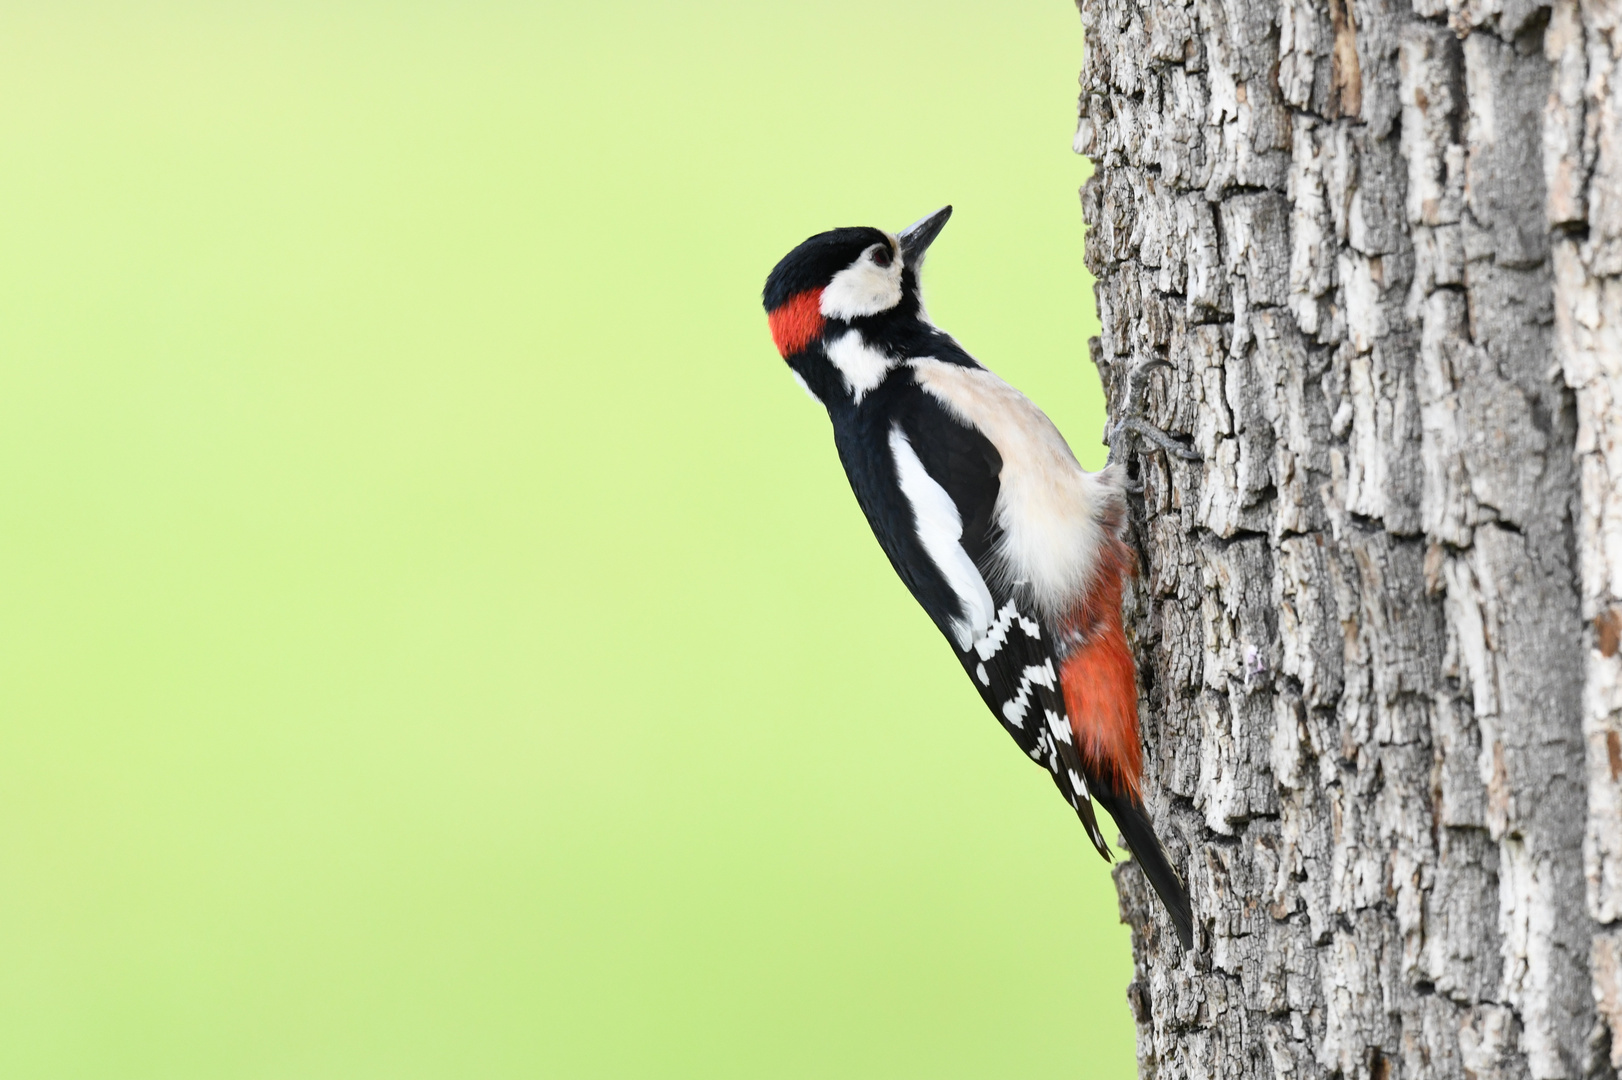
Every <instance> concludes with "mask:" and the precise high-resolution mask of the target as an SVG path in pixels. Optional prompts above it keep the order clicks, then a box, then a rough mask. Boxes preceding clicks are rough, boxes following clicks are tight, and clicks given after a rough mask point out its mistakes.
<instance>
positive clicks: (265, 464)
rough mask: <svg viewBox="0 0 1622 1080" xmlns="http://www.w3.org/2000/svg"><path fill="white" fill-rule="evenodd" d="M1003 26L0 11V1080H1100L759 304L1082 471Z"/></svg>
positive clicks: (1089, 954)
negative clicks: (821, 315) (850, 238)
mask: <svg viewBox="0 0 1622 1080" xmlns="http://www.w3.org/2000/svg"><path fill="white" fill-rule="evenodd" d="M1081 54H1082V40H1081V29H1080V25H1079V20H1078V18H1077V16H1076V13H1075V10H1074V8H1073V7H1072V6H1071V4H1070V3H1069V2H1068V0H1042V2H1040V3H1036V2H1023V3H1020V4H1017V5H1015V4H997V5H992V4H985V3H967V2H961V3H939V2H935V3H924V2H921V0H920V2H901V0H863V2H858V3H823V4H815V5H810V4H772V5H762V4H759V3H730V4H729V3H720V2H709V3H689V4H679V5H678V4H653V3H596V4H591V5H573V6H570V7H567V8H565V7H562V6H559V7H555V8H554V7H551V6H545V5H542V6H538V7H537V6H531V5H520V4H500V3H463V4H449V3H428V2H421V3H395V4H363V3H357V2H344V3H322V4H316V3H302V4H300V3H288V4H279V5H274V6H272V5H268V4H250V3H218V2H216V3H195V4H182V3H161V4H160V3H149V4H143V5H125V4H112V3H95V4H86V3H76V2H72V0H65V2H59V3H53V4H50V5H9V6H7V7H6V8H5V9H4V11H3V12H0V275H3V282H0V373H3V378H0V549H3V550H0V709H3V715H0V1075H3V1076H5V1077H7V1078H12V1080H17V1078H32V1077H52V1078H56V1077H98V1078H102V1077H106V1078H115V1077H116V1078H121V1080H122V1078H138V1077H154V1078H157V1077H161V1078H183V1077H265V1078H273V1077H274V1078H311V1077H334V1078H340V1077H341V1078H349V1077H379V1078H384V1077H386V1078H400V1077H508V1076H513V1077H519V1076H522V1077H874V1078H880V1077H882V1078H894V1077H931V1078H939V1077H977V1078H983V1077H1001V1076H1019V1077H1022V1078H1034V1077H1075V1076H1088V1077H1127V1076H1130V1075H1132V1072H1133V1051H1132V1026H1131V1020H1130V1017H1129V1014H1128V1010H1127V1006H1126V1002H1125V995H1124V993H1123V990H1124V987H1125V985H1126V982H1127V980H1128V978H1129V977H1130V963H1129V955H1128V941H1127V937H1126V933H1125V931H1124V929H1123V928H1121V927H1120V926H1119V925H1118V924H1117V917H1116V912H1115V903H1114V893H1113V889H1112V887H1111V884H1110V880H1109V877H1108V875H1107V873H1106V869H1105V867H1104V865H1103V864H1102V863H1101V862H1100V861H1099V860H1098V858H1097V857H1096V856H1095V855H1093V854H1092V853H1091V852H1090V850H1089V846H1088V844H1087V842H1086V839H1085V837H1084V836H1083V833H1082V830H1081V828H1080V827H1079V825H1078V824H1077V822H1076V821H1075V820H1074V818H1073V815H1071V814H1070V812H1069V811H1068V810H1067V809H1066V808H1065V807H1064V805H1063V804H1062V803H1061V802H1060V801H1059V799H1058V798H1057V796H1056V795H1055V794H1054V792H1053V790H1052V786H1051V784H1050V783H1049V782H1048V780H1047V778H1046V776H1045V775H1044V774H1043V773H1042V772H1041V771H1040V770H1038V769H1036V768H1034V767H1032V766H1031V765H1030V764H1029V763H1028V762H1027V761H1026V760H1025V759H1024V758H1023V757H1022V755H1021V754H1020V753H1019V751H1018V750H1017V749H1016V748H1015V747H1014V745H1013V744H1012V743H1011V742H1010V740H1009V739H1008V738H1007V737H1006V736H1005V735H1004V734H1003V733H1002V731H1001V730H1000V729H999V728H998V726H997V724H996V723H995V722H994V721H993V720H992V718H991V717H990V716H988V715H986V713H985V712H984V709H983V708H982V706H981V705H980V704H979V702H978V699H977V698H976V696H975V694H974V692H973V689H972V688H971V687H970V685H969V683H968V682H967V680H965V679H964V678H963V676H962V673H961V671H960V670H959V669H958V666H957V664H956V662H955V661H954V659H953V658H952V655H951V652H950V650H949V649H948V648H946V647H945V645H944V644H943V642H942V641H941V639H940V638H939V636H938V634H937V633H936V632H935V630H934V629H933V628H932V626H931V625H930V624H929V622H928V621H927V620H926V618H925V617H924V616H923V615H922V614H921V613H920V612H919V611H918V610H917V609H916V608H915V607H914V605H913V603H912V601H911V600H910V598H909V597H908V596H907V595H906V593H905V591H904V589H903V588H902V586H901V585H900V584H899V583H898V582H897V581H896V580H895V579H894V577H893V575H892V573H891V571H890V569H889V567H888V565H887V564H886V562H885V560H884V558H883V556H882V555H881V554H880V552H879V549H878V548H877V546H876V545H875V544H874V543H873V541H872V539H871V537H870V535H869V534H868V532H867V527H866V525H865V523H864V522H863V520H862V517H861V514H860V513H859V512H858V510H857V508H856V506H855V503H854V500H853V499H852V498H851V496H850V493H849V490H848V488H847V487H846V484H845V480H844V477H843V475H842V473H841V471H840V469H839V466H838V463H837V460H836V458H835V455H834V452H833V447H832V445H831V441H830V438H829V434H828V430H827V421H826V418H825V417H824V415H823V414H822V413H821V411H820V410H818V409H817V408H816V407H815V406H813V405H812V404H811V403H810V402H808V401H807V400H806V399H805V396H804V395H803V394H802V393H801V392H800V391H799V390H798V389H797V388H796V387H795V385H794V383H793V382H792V381H791V380H790V379H789V377H788V375H787V373H786V372H785V371H784V369H783V365H782V364H781V362H780V361H779V360H778V359H777V356H776V354H775V353H774V351H773V350H772V347H771V344H770V340H769V338H768V335H767V333H766V327H765V320H764V317H763V314H762V312H761V310H760V306H759V299H758V298H759V291H760V286H761V283H762V281H763V280H764V277H765V274H766V272H767V271H768V270H769V269H770V268H771V266H772V264H773V263H774V262H775V261H776V260H777V258H778V257H779V256H780V255H781V254H782V253H783V252H785V251H787V250H788V248H789V247H791V246H792V245H793V244H795V243H796V242H798V241H799V240H801V239H802V238H804V237H805V236H806V235H808V234H810V233H812V232H815V231H818V230H821V229H824V228H828V227H831V226H835V225H844V224H875V225H881V226H884V227H887V228H891V229H895V228H899V227H900V226H902V225H904V224H906V223H908V222H910V221H912V220H913V219H915V218H917V217H919V216H921V215H922V214H924V213H926V212H928V211H930V210H933V209H934V208H935V207H937V206H939V205H941V204H942V203H946V202H952V203H954V204H955V206H956V208H957V214H956V216H955V217H954V218H953V220H952V223H951V225H950V227H949V228H948V229H947V231H946V232H945V233H944V234H943V236H942V238H941V241H940V242H939V243H938V244H937V246H936V248H935V249H934V254H933V256H932V257H931V259H930V268H929V269H930V272H929V286H930V307H931V311H932V313H933V314H934V315H935V317H936V318H937V319H938V320H939V321H940V322H941V323H942V324H943V325H945V326H947V327H948V328H949V329H951V330H952V331H953V332H954V333H956V334H957V336H958V337H959V338H960V339H961V340H962V341H963V342H964V343H965V344H966V345H967V346H968V347H969V348H970V349H971V350H972V351H975V352H976V353H977V354H978V355H980V356H981V357H982V358H983V359H985V360H986V361H987V363H989V364H990V365H991V366H992V367H993V368H995V369H996V370H998V371H999V372H1001V373H1002V374H1004V375H1005V376H1006V377H1008V378H1009V379H1010V380H1011V381H1013V382H1014V383H1016V384H1017V385H1019V386H1021V387H1022V388H1024V389H1025V390H1026V391H1027V392H1028V393H1030V394H1031V395H1032V396H1033V397H1034V398H1035V399H1036V400H1037V401H1039V402H1040V403H1042V404H1043V405H1044V406H1045V407H1046V408H1047V409H1048V410H1049V412H1050V413H1051V414H1052V415H1053V416H1054V417H1055V419H1056V420H1057V421H1058V422H1059V424H1060V426H1061V427H1062V428H1063V429H1065V430H1066V431H1067V432H1068V433H1069V434H1070V436H1071V438H1072V440H1073V442H1074V443H1075V444H1076V449H1077V451H1078V453H1079V454H1080V455H1081V457H1082V459H1083V462H1084V463H1086V464H1089V465H1092V466H1096V465H1098V464H1099V463H1100V462H1101V460H1102V449H1101V448H1100V447H1099V446H1098V435H1099V430H1100V426H1101V422H1102V412H1101V401H1100V397H1099V393H1098V389H1097V380H1096V376H1095V374H1094V373H1093V371H1092V368H1091V365H1090V364H1089V363H1088V362H1087V360H1086V349H1085V341H1086V338H1087V336H1088V335H1089V334H1090V333H1092V332H1094V330H1093V327H1094V322H1093V318H1094V317H1093V314H1092V304H1091V291H1090V288H1089V285H1088V280H1087V278H1086V275H1085V272H1084V269H1083V266H1082V259H1081V254H1082V223H1081V214H1080V210H1079V208H1078V205H1077V198H1076V189H1077V187H1078V186H1079V184H1080V183H1081V182H1082V180H1083V178H1084V175H1085V172H1084V162H1083V161H1082V160H1081V159H1079V158H1077V157H1075V156H1073V155H1072V154H1071V153H1070V150H1069V141H1070V137H1071V133H1072V131H1073V128H1074V117H1075V96H1076V83H1075V78H1076V72H1077V70H1078V69H1079V67H1080V63H1081Z"/></svg>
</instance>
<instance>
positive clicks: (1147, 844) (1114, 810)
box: [1093, 791, 1194, 952]
mask: <svg viewBox="0 0 1622 1080" xmlns="http://www.w3.org/2000/svg"><path fill="white" fill-rule="evenodd" d="M1093 797H1094V798H1096V799H1097V800H1098V802H1099V803H1100V804H1101V805H1102V806H1103V807H1104V809H1105V810H1108V811H1109V814H1110V817H1112V818H1114V819H1115V824H1116V825H1117V826H1118V827H1119V828H1120V830H1121V835H1122V836H1124V837H1125V838H1126V846H1127V847H1128V848H1131V849H1132V858H1133V860H1135V861H1136V862H1137V864H1138V865H1139V866H1140V867H1142V868H1143V876H1144V877H1146V878H1148V879H1149V884H1150V885H1153V886H1154V888H1155V892H1156V893H1158V894H1159V895H1160V902H1161V903H1162V904H1165V905H1166V914H1168V915H1170V916H1171V921H1172V924H1173V925H1174V926H1176V928H1177V940H1178V941H1180V942H1182V945H1183V950H1184V951H1185V952H1186V951H1189V950H1192V949H1193V948H1194V919H1193V914H1192V911H1191V908H1190V906H1189V902H1188V891H1187V890H1186V889H1184V888H1183V882H1182V880H1181V879H1179V878H1178V876H1177V871H1175V870H1173V869H1172V868H1171V863H1170V862H1169V861H1167V859H1166V851H1165V849H1164V848H1162V847H1161V846H1160V838H1159V837H1157V836H1155V830H1154V826H1152V825H1150V824H1149V815H1148V814H1146V813H1145V812H1144V809H1143V804H1142V803H1140V802H1137V801H1135V800H1133V799H1132V798H1131V796H1119V795H1114V794H1105V793H1104V792H1102V791H1095V792H1093Z"/></svg>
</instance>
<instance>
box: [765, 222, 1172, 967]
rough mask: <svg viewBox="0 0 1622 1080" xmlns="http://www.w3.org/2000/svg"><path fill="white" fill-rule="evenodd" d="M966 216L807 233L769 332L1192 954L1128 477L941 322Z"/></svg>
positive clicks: (1018, 737)
mask: <svg viewBox="0 0 1622 1080" xmlns="http://www.w3.org/2000/svg"><path fill="white" fill-rule="evenodd" d="M951 213H952V208H951V207H950V206H948V207H944V208H943V209H941V210H938V211H936V212H935V213H933V214H931V215H929V216H928V217H926V218H924V219H923V220H922V221H919V222H917V223H916V224H914V225H912V226H910V227H908V228H906V229H903V230H902V231H901V232H900V233H899V234H895V235H892V234H890V233H886V232H883V231H881V230H879V229H873V228H847V229H834V230H832V231H830V232H825V233H818V234H817V235H816V236H813V237H811V238H810V239H809V240H807V241H805V242H804V243H803V244H800V245H799V246H798V247H796V248H795V249H794V250H793V251H791V252H789V253H788V254H787V255H785V256H784V257H783V259H782V261H781V262H779V263H778V264H777V266H776V268H775V269H773V270H772V272H771V275H770V276H769V277H768V278H767V279H766V289H765V295H764V301H765V306H766V312H767V321H768V323H769V324H770V326H771V333H772V339H773V341H774V342H775V343H776V345H777V350H778V352H779V353H781V354H782V356H783V359H784V360H785V361H787V363H788V367H789V370H790V371H791V372H792V373H793V375H794V377H795V379H796V380H797V381H798V382H799V383H800V385H801V386H802V387H803V388H804V389H805V390H806V391H807V392H808V393H810V395H811V396H812V397H813V398H815V399H816V400H817V401H818V402H819V403H821V404H822V405H823V406H825V407H826V408H827V410H828V418H829V419H830V420H831V421H832V422H833V432H834V445H835V447H836V448H837V449H838V451H839V460H840V462H841V463H843V465H844V466H845V473H846V475H847V476H848V477H849V479H850V486H851V488H852V490H853V491H855V493H856V501H857V502H858V503H860V504H861V507H862V512H863V513H864V514H866V515H867V521H868V524H869V525H871V526H872V528H873V535H874V536H875V537H877V538H878V542H879V545H880V546H881V547H882V548H884V553H885V554H886V555H888V556H889V557H890V564H891V565H892V566H894V567H895V571H896V573H897V574H899V575H900V576H901V580H902V581H903V582H905V583H906V586H907V588H908V589H909V590H910V591H911V592H912V595H913V597H914V598H915V599H916V600H917V601H918V603H919V604H920V605H922V606H923V608H924V610H925V611H926V612H928V613H929V616H930V618H931V619H933V620H934V621H935V625H936V626H938V627H939V628H940V630H941V633H943V634H944V635H945V636H946V639H947V640H948V641H949V642H951V644H952V647H953V650H954V651H955V652H956V653H957V657H958V659H959V661H960V662H961V663H962V664H963V668H964V670H965V671H967V672H968V674H969V677H970V679H971V680H972V681H973V683H974V686H975V688H976V689H977V690H978V691H979V692H980V696H981V697H982V698H983V699H984V700H985V703H986V705H987V706H988V707H989V708H990V709H991V711H992V713H993V714H994V715H995V716H996V717H997V719H998V720H999V721H1000V722H1001V723H1002V726H1003V727H1004V728H1005V729H1006V730H1007V731H1008V734H1010V735H1012V736H1013V738H1014V741H1015V742H1016V743H1018V744H1019V747H1020V749H1021V750H1023V751H1025V753H1026V754H1028V755H1030V757H1031V758H1032V759H1034V760H1035V761H1037V762H1039V763H1040V764H1042V765H1044V766H1046V768H1047V770H1048V772H1049V773H1050V774H1051V775H1052V777H1053V782H1054V783H1055V784H1056V785H1058V788H1059V791H1060V793H1061V794H1062V795H1063V796H1064V798H1065V800H1066V801H1067V802H1069V803H1070V805H1071V807H1072V808H1074V810H1075V811H1076V813H1077V815H1079V816H1080V818H1081V821H1082V824H1083V825H1085V826H1086V829H1087V835H1088V836H1089V838H1091V840H1092V842H1093V844H1094V846H1095V847H1097V848H1098V851H1099V853H1100V854H1101V855H1103V856H1104V858H1105V859H1106V860H1108V859H1109V858H1110V853H1109V847H1108V845H1106V844H1105V842H1104V837H1103V834H1102V833H1101V832H1100V831H1099V827H1098V821H1097V819H1096V817H1095V816H1094V813H1093V800H1094V799H1096V800H1097V801H1098V802H1099V803H1101V804H1102V805H1103V806H1104V808H1105V809H1106V810H1108V811H1109V812H1110V816H1111V817H1113V818H1114V819H1115V823H1116V825H1117V826H1119V828H1120V830H1121V832H1122V834H1123V835H1124V836H1125V838H1126V843H1127V846H1128V847H1129V848H1131V850H1132V854H1133V856H1134V857H1135V858H1136V860H1137V862H1138V864H1139V865H1140V866H1141V867H1142V868H1143V871H1144V873H1145V875H1146V876H1147V877H1148V879H1149V882H1150V884H1152V885H1153V886H1154V889H1155V891H1156V892H1157V893H1159V894H1160V899H1161V900H1162V902H1164V904H1165V906H1166V910H1167V912H1168V913H1170V915H1171V920H1172V923H1173V924H1174V926H1175V927H1176V930H1177V937H1178V939H1179V940H1180V941H1181V942H1182V945H1183V948H1185V949H1188V948H1190V947H1191V946H1192V941H1193V935H1192V931H1191V927H1190V914H1189V902H1188V894H1187V893H1186V892H1185V891H1184V889H1183V884H1182V882H1181V881H1180V880H1179V879H1178V877H1177V874H1176V872H1175V871H1174V870H1173V869H1172V868H1171V864H1170V863H1169V862H1168V861H1167V859H1166V855H1165V852H1164V851H1163V850H1162V849H1161V846H1160V841H1159V839H1158V838H1157V837H1156V836H1155V833H1154V829H1153V827H1152V826H1151V825H1150V823H1149V818H1148V815H1147V814H1146V813H1145V811H1144V805H1143V790H1142V785H1143V781H1142V776H1143V760H1142V749H1141V746H1140V743H1139V736H1138V696H1137V673H1136V669H1135V668H1134V666H1133V661H1132V654H1131V652H1130V650H1129V649H1128V648H1127V643H1126V636H1125V634H1124V632H1123V630H1122V626H1121V589H1122V583H1123V579H1124V578H1125V577H1126V576H1127V575H1129V574H1131V573H1133V572H1134V567H1135V562H1134V559H1133V557H1132V554H1131V552H1130V550H1129V549H1128V548H1127V546H1126V545H1125V544H1124V543H1123V542H1122V541H1121V539H1120V535H1119V534H1120V530H1121V527H1122V525H1123V520H1124V516H1125V509H1126V503H1125V495H1124V493H1123V490H1122V481H1121V478H1120V475H1119V472H1118V470H1117V469H1116V468H1115V467H1110V468H1106V469H1104V470H1103V471H1102V472H1099V473H1089V472H1087V471H1086V470H1084V469H1083V468H1082V467H1081V466H1080V465H1079V464H1078V463H1077V462H1076V458H1075V456H1074V455H1073V454H1072V453H1071V451H1070V447H1069V446H1068V445H1067V444H1066V443H1065V441H1064V438H1063V437H1062V436H1061V435H1060V434H1059V432H1058V429H1056V428H1055V427H1054V426H1053V423H1052V421H1050V420H1049V419H1048V418H1047V416H1046V415H1045V414H1044V413H1043V412H1042V411H1041V410H1040V409H1038V408H1037V407H1036V406H1035V405H1033V404H1032V403H1031V402H1030V400H1029V399H1027V398H1026V397H1025V396H1024V395H1023V394H1021V393H1020V392H1019V391H1017V390H1015V389H1014V388H1013V387H1011V386H1009V385H1008V384H1007V383H1005V382H1003V381H1002V380H1001V379H999V378H998V377H997V376H996V375H994V374H992V373H991V372H990V371H988V370H987V369H986V368H985V367H983V366H982V365H981V364H980V363H979V362H977V361H976V360H975V359H974V358H973V357H971V356H970V355H969V354H968V353H967V352H965V351H964V350H963V347H962V346H961V345H959V344H958V343H957V342H956V341H955V340H953V338H952V337H951V335H949V334H947V333H946V332H945V331H943V330H941V329H939V328H938V327H936V326H935V325H934V324H933V323H932V322H930V320H929V316H928V314H927V313H926V312H925V310H924V304H923V297H922V295H921V293H920V290H919V281H918V275H919V271H920V269H921V268H922V266H923V262H924V256H925V254H926V253H927V252H928V250H929V245H930V243H931V242H932V241H933V240H934V239H935V237H936V236H937V235H938V234H939V233H940V230H941V227H942V226H944V225H945V224H946V219H947V218H948V217H950V216H951Z"/></svg>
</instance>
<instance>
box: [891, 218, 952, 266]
mask: <svg viewBox="0 0 1622 1080" xmlns="http://www.w3.org/2000/svg"><path fill="white" fill-rule="evenodd" d="M951 216H952V208H951V207H950V206H943V207H941V208H940V209H939V210H937V211H935V212H934V213H933V214H930V215H929V216H928V217H926V218H923V219H922V220H919V221H915V222H913V223H912V224H911V225H908V226H907V227H906V228H905V229H902V230H901V233H900V235H899V236H897V237H896V239H898V240H900V241H901V258H902V259H903V260H904V261H905V262H906V264H907V265H908V266H910V267H912V268H913V270H917V269H918V268H919V267H920V266H922V265H923V264H924V253H925V252H927V251H928V250H929V245H930V244H932V243H934V242H935V237H937V236H939V235H940V234H941V229H943V228H945V226H946V219H947V218H949V217H951Z"/></svg>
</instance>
